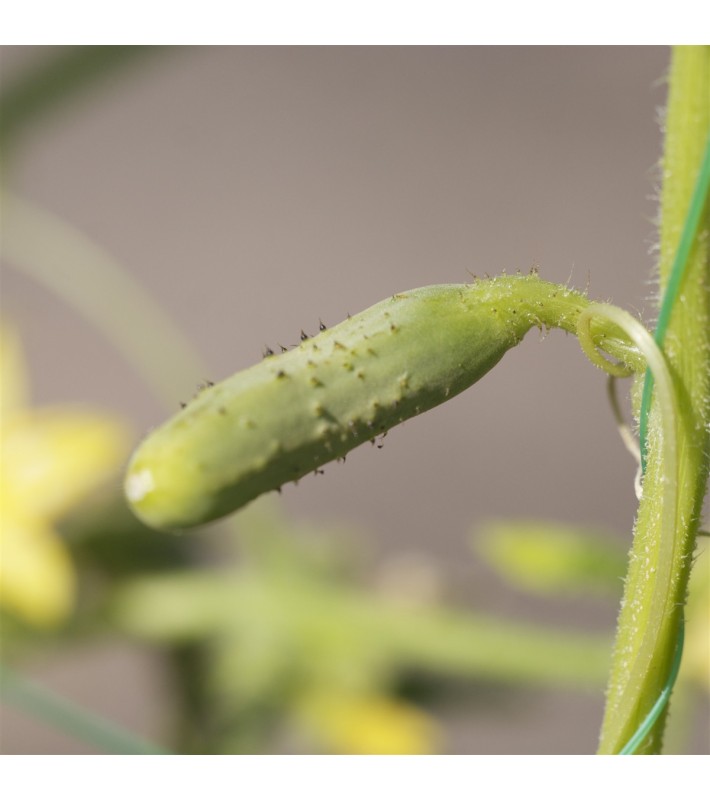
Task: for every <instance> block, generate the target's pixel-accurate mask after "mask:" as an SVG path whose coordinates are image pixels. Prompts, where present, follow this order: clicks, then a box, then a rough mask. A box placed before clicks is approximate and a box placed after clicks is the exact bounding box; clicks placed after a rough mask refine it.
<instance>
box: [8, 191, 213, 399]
mask: <svg viewBox="0 0 710 800" xmlns="http://www.w3.org/2000/svg"><path fill="white" fill-rule="evenodd" d="M2 211H3V256H4V258H5V259H7V261H8V263H9V264H11V265H12V266H14V267H15V268H16V269H17V270H19V271H20V272H22V273H23V274H24V275H26V276H27V277H29V278H31V279H32V280H34V281H36V282H37V283H39V284H40V285H41V286H44V287H45V288H46V289H48V290H50V291H51V292H53V293H54V294H55V295H56V296H57V297H60V298H61V299H62V300H64V301H65V302H66V303H67V305H69V306H71V307H72V308H74V309H75V310H76V311H78V312H79V314H81V315H82V316H83V317H84V318H85V319H87V320H88V321H89V322H90V323H92V324H93V325H94V326H95V327H96V328H97V329H98V330H100V331H102V333H104V335H105V336H106V338H107V339H108V340H109V341H110V342H111V344H113V345H114V347H116V349H117V350H118V351H120V352H121V353H122V355H123V356H124V357H125V358H126V360H127V361H128V363H129V364H131V365H132V366H133V367H134V368H135V369H136V370H138V372H139V373H140V374H141V376H142V378H143V379H144V380H145V382H146V384H147V385H148V386H150V387H151V389H153V391H154V393H155V395H156V397H157V398H158V399H159V400H161V401H162V402H163V403H164V404H165V405H166V406H167V407H168V408H171V409H172V408H175V406H176V397H179V396H180V393H181V392H183V391H184V386H185V376H187V375H192V376H193V380H194V376H200V377H202V378H204V377H205V376H204V366H203V362H202V359H201V358H200V356H199V355H198V353H197V352H196V351H195V349H194V348H193V346H192V345H191V344H190V342H189V341H188V340H187V339H186V338H185V336H184V335H183V333H182V332H181V331H180V329H179V328H178V327H177V326H176V325H175V323H174V322H173V321H172V319H171V318H170V317H169V316H168V315H167V314H166V313H165V311H164V310H163V309H162V308H161V307H160V306H159V305H158V304H157V303H155V302H154V301H153V300H152V299H151V298H150V296H149V295H148V294H147V292H146V291H145V290H144V289H143V288H142V287H141V286H140V285H139V284H138V283H136V282H135V281H134V280H133V279H132V278H131V277H130V275H129V274H128V273H127V272H126V270H125V269H123V267H122V266H121V265H120V264H119V263H118V262H117V261H116V260H115V259H114V258H113V256H111V255H110V254H109V253H108V252H106V251H105V250H104V249H103V248H102V247H100V246H99V245H97V244H96V243H95V242H93V241H92V240H91V239H89V238H88V237H87V236H85V235H84V234H82V233H81V232H80V231H78V230H76V229H75V228H73V227H72V226H71V225H69V224H68V223H66V222H65V221H64V220H62V219H61V218H60V217H57V216H56V215H54V214H52V213H50V212H49V211H46V210H44V209H41V208H39V207H37V206H35V205H33V204H32V203H28V202H26V201H25V200H21V199H20V198H18V197H16V196H14V195H11V194H10V193H9V192H5V193H4V194H3V196H2Z"/></svg>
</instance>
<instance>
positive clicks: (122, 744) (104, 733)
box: [1, 666, 165, 755]
mask: <svg viewBox="0 0 710 800" xmlns="http://www.w3.org/2000/svg"><path fill="white" fill-rule="evenodd" d="M1 677H2V690H3V691H2V699H3V702H5V703H8V704H9V705H13V706H16V707H17V708H21V709H22V710H23V711H25V712H27V713H29V714H31V715H32V716H33V717H37V718H38V719H41V720H43V721H44V722H46V723H48V724H50V725H52V726H54V727H57V728H59V729H60V730H62V731H64V732H65V733H68V734H70V735H71V736H74V737H76V738H77V739H80V740H82V741H86V742H89V743H90V744H91V745H92V746H93V747H95V748H96V749H97V750H103V751H104V752H106V753H111V754H113V755H161V754H163V753H165V751H164V750H162V749H161V748H159V747H157V746H156V745H154V744H153V743H152V742H148V741H146V740H145V739H142V738H141V737H139V736H136V735H135V734H133V733H130V732H129V731H126V730H124V729H123V728H120V727H119V726H118V725H114V724H113V723H111V722H108V721H107V720H105V719H102V718H101V717H99V716H97V715H95V714H92V713H91V712H90V711H86V710H85V709H83V708H80V707H79V706H76V705H74V704H73V703H70V702H69V701H68V700H65V699H64V698H62V697H58V696H57V695H55V694H54V693H53V692H50V691H48V690H47V689H44V688H43V687H41V686H38V685H37V684H35V683H33V682H32V681H28V680H27V679H26V678H22V677H20V676H19V675H17V674H16V673H14V672H12V671H11V670H10V669H8V668H7V667H5V666H3V667H2V673H1Z"/></svg>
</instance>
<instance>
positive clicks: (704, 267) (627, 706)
mask: <svg viewBox="0 0 710 800" xmlns="http://www.w3.org/2000/svg"><path fill="white" fill-rule="evenodd" d="M708 135H710V47H677V48H674V50H673V58H672V65H671V73H670V87H669V99H668V114H667V119H666V144H665V153H664V162H663V190H662V198H661V229H660V246H661V255H660V263H659V278H660V297H663V296H664V294H665V292H666V290H667V288H668V286H669V282H670V281H671V275H672V273H673V270H672V267H673V263H674V262H675V261H676V257H677V256H676V254H677V253H679V251H680V252H681V255H682V249H683V246H684V245H683V244H682V242H681V238H682V232H683V230H684V228H685V223H686V219H687V217H688V216H689V213H692V212H693V197H694V189H695V186H696V183H697V178H698V175H699V174H702V164H703V156H704V151H705V147H706V142H707V139H708ZM698 213H699V219H698V226H697V234H696V235H695V237H694V239H693V240H692V242H691V243H690V244H689V245H685V246H687V247H688V248H689V249H688V255H687V262H686V268H685V271H684V273H683V274H682V276H680V277H679V278H678V286H677V288H676V289H674V288H673V285H672V284H671V286H670V289H671V292H673V293H675V294H676V301H675V303H674V304H673V308H672V310H669V311H668V312H667V314H664V318H663V319H662V320H659V322H661V323H662V325H664V326H665V325H666V324H667V328H666V331H665V339H664V351H665V356H666V359H667V362H668V364H669V367H670V371H671V374H672V378H673V384H674V389H675V395H676V398H677V408H678V425H677V428H676V435H677V460H678V464H677V469H676V468H675V467H674V465H673V464H672V463H669V459H668V456H667V455H666V453H665V448H666V444H665V439H666V436H665V435H664V431H663V419H662V417H663V414H662V403H661V401H660V399H659V397H658V393H657V392H656V393H654V396H653V400H652V403H651V406H650V410H649V415H648V434H647V436H646V453H647V458H646V471H645V474H644V480H643V494H642V497H641V501H640V504H639V512H638V517H637V521H636V530H635V534H634V543H633V547H632V551H631V555H630V562H629V571H628V575H627V579H626V586H625V592H624V599H623V601H622V608H621V613H620V615H619V624H618V630H617V640H616V645H615V650H614V658H613V664H612V669H611V674H610V679H609V686H608V691H607V707H606V712H605V718H604V723H603V727H602V733H601V741H600V746H599V752H600V753H619V752H622V751H623V750H624V748H625V747H628V743H629V742H630V740H632V737H634V736H635V734H636V731H637V730H638V729H639V728H640V726H642V725H643V723H644V721H645V720H646V719H648V717H649V714H650V712H651V710H652V708H653V707H654V705H655V704H656V703H657V701H658V699H659V697H661V695H662V693H663V692H664V691H667V686H668V684H669V680H668V679H669V675H670V673H671V671H672V669H673V663H674V655H675V653H676V652H677V641H678V636H679V628H680V626H681V624H682V607H683V604H684V602H685V596H686V591H687V585H688V577H689V573H690V567H691V560H692V553H693V548H694V545H695V537H696V535H697V530H698V524H699V518H700V512H701V509H702V503H703V497H704V494H705V489H706V483H707V476H708V467H709V462H710V446H709V445H710V440H709V439H710V437H709V430H710V428H709V423H710V406H709V404H708V396H710V219H709V216H708V207H707V199H705V200H704V202H703V204H702V205H701V207H700V210H699V212H698ZM666 320H667V323H666ZM669 481H670V482H673V481H677V497H676V510H675V513H674V520H673V523H672V530H668V529H667V526H668V523H667V522H666V523H665V524H664V516H665V517H666V518H667V513H666V514H665V515H664V503H665V502H667V491H666V490H667V486H668V483H669ZM669 539H670V541H672V542H673V547H672V555H671V556H670V564H668V563H665V561H666V559H667V558H668V545H667V542H668V541H669ZM661 572H667V573H668V576H669V580H668V586H667V593H666V598H665V602H664V603H663V604H662V606H659V604H658V603H657V602H656V601H657V600H658V594H657V581H658V579H657V575H658V574H659V573H661ZM649 629H654V630H657V635H656V636H655V639H654V643H653V648H652V650H651V651H650V652H649V651H648V650H647V648H648V645H649V640H648V638H647V631H648V630H649ZM665 717H666V714H665V713H663V714H661V715H660V716H659V717H658V719H657V720H656V721H655V722H654V723H653V724H652V726H651V729H650V731H649V733H648V735H647V736H646V738H645V740H644V741H643V743H642V744H641V746H640V747H639V748H638V752H641V753H658V752H660V750H661V746H662V739H663V728H664V725H665Z"/></svg>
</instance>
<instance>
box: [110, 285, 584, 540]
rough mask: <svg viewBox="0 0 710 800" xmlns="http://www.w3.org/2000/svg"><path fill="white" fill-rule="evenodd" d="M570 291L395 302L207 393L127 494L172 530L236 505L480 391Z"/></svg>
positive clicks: (437, 292)
mask: <svg viewBox="0 0 710 800" xmlns="http://www.w3.org/2000/svg"><path fill="white" fill-rule="evenodd" d="M559 293H560V287H558V286H556V285H554V284H548V283H544V282H543V281H540V280H539V279H538V278H537V277H534V276H524V277H523V276H514V277H512V276H511V277H507V278H506V277H503V278H496V279H491V280H484V281H477V282H475V283H473V284H460V285H457V284H453V285H452V284H449V285H442V286H431V287H425V288H422V289H415V290H413V291H409V292H404V293H402V294H398V295H395V296H394V297H391V298H389V299H387V300H384V301H382V302H380V303H378V304H377V305H375V306H372V307H371V308H369V309H367V310H365V311H363V312H361V313H360V314H357V315H356V316H353V317H351V318H349V319H347V320H346V321H344V322H342V323H340V324H339V325H337V326H335V327H333V328H331V329H329V330H325V331H323V332H321V333H320V334H319V335H317V336H315V337H313V338H309V339H306V340H305V341H303V342H302V343H301V344H300V345H299V346H298V347H296V348H294V349H293V350H290V351H288V352H285V353H282V354H281V355H273V356H268V357H266V358H265V359H264V360H263V361H262V362H261V363H260V364H257V365H255V366H253V367H250V368H249V369H246V370H244V371H242V372H239V373H237V374H236V375H234V376H232V377H230V378H228V379H226V380H224V381H222V382H221V383H218V384H216V385H214V386H212V387H210V388H208V389H206V390H204V391H203V392H201V393H200V394H199V395H198V397H197V398H196V399H195V400H193V401H192V402H191V403H189V405H188V406H187V407H186V408H185V409H183V410H182V411H181V412H180V413H178V414H177V415H176V416H174V417H173V418H172V419H170V420H168V422H166V423H165V424H164V425H163V426H161V427H160V428H158V429H156V430H154V431H153V432H152V433H150V434H149V435H148V437H147V438H146V439H145V440H144V441H143V442H142V443H141V445H140V446H139V447H138V449H137V450H136V452H135V454H134V456H133V458H132V460H131V463H130V465H129V468H128V473H127V477H126V494H127V497H128V500H129V502H130V504H131V505H132V507H133V510H134V511H135V513H136V514H137V515H138V516H139V517H140V518H141V519H142V520H143V521H144V522H146V524H148V525H150V526H151V527H154V528H158V529H167V530H176V529H178V530H179V529H182V528H189V527H192V526H194V525H199V524H201V523H205V522H208V521H210V520H214V519H217V518H219V517H222V516H224V515H225V514H228V513H230V512H232V511H235V510H236V509H238V508H240V507H241V506H243V505H245V504H246V503H248V502H249V501H250V500H253V499H254V498H256V497H257V496H259V495H260V494H263V493H264V492H268V491H271V490H274V489H278V488H279V487H280V486H281V485H282V484H284V483H287V482H289V481H294V480H297V479H299V478H301V477H302V476H304V475H306V474H308V473H309V472H313V471H314V470H315V469H316V468H317V467H319V466H321V465H323V464H325V463H327V462H328V461H331V460H333V459H335V458H338V457H341V456H344V455H345V454H346V453H347V452H349V451H350V450H352V449H353V448H355V447H357V446H358V445H359V444H361V443H363V442H365V441H367V440H369V439H372V438H373V437H374V436H375V435H377V434H381V433H384V432H385V431H387V430H388V429H389V428H391V427H392V426H394V425H396V424H398V423H400V422H403V421H404V420H406V419H409V418H410V417H413V416H415V415H417V414H419V413H421V412H423V411H426V410H428V409H430V408H433V407H434V406H436V405H439V404H440V403H442V402H444V401H445V400H447V399H448V398H450V397H453V396H454V395H456V394H458V393H459V392H461V391H463V390H464V389H466V388H467V387H468V386H470V385H471V384H473V383H475V382H476V381H477V380H479V378H481V377H482V376H483V375H484V374H485V373H486V372H488V370H490V369H491V368H492V367H493V366H494V365H495V364H496V363H497V362H498V361H499V360H500V359H501V358H502V357H503V355H504V354H505V352H506V351H507V350H509V349H510V348H511V347H513V346H514V345H516V344H517V343H518V342H519V341H520V340H521V339H522V337H523V336H524V335H525V333H526V332H527V331H528V330H529V329H530V328H531V327H532V326H533V325H535V324H542V321H541V318H540V316H539V314H538V312H539V311H540V309H541V308H542V306H543V303H542V301H541V299H540V298H544V299H546V300H550V301H552V302H554V301H553V300H552V298H553V297H556V296H557V295H558V294H559ZM565 295H566V297H565V299H568V298H569V299H571V300H572V309H573V312H574V311H575V309H576V306H577V305H579V302H578V300H577V298H579V300H582V298H581V296H580V295H576V293H572V292H565ZM570 316H573V314H571V315H570ZM571 324H572V323H570V325H571Z"/></svg>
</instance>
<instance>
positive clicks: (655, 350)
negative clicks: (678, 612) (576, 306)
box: [577, 303, 682, 753]
mask: <svg viewBox="0 0 710 800" xmlns="http://www.w3.org/2000/svg"><path fill="white" fill-rule="evenodd" d="M599 317H601V318H603V319H606V320H607V321H609V322H611V323H613V324H614V325H617V326H618V327H619V328H620V329H621V330H622V331H623V332H624V333H625V335H626V336H627V337H628V338H629V339H630V340H631V341H632V342H633V343H634V344H635V345H636V347H637V348H638V350H639V352H641V354H642V355H643V356H644V358H645V359H646V363H647V366H648V369H649V371H650V372H651V374H652V375H653V378H654V382H655V385H656V389H657V396H658V402H659V406H660V412H661V435H662V453H663V464H664V471H665V481H664V488H663V502H662V514H661V532H660V542H659V549H658V555H657V562H656V568H655V571H654V572H653V573H652V578H651V579H652V580H653V589H652V594H651V602H650V606H649V609H648V614H647V615H646V617H645V630H644V631H643V634H642V639H641V645H640V647H639V649H638V653H637V655H636V659H635V662H634V664H633V666H632V668H631V670H630V673H629V675H630V676H634V677H636V678H637V680H633V678H631V677H630V679H629V681H628V683H627V686H626V689H625V690H624V693H623V696H622V698H621V701H620V704H624V703H625V702H626V701H627V699H629V696H630V695H631V694H632V693H634V692H637V691H638V689H637V687H638V685H639V684H640V680H639V679H640V678H641V677H642V676H643V675H644V674H645V672H646V671H647V670H648V668H649V665H650V663H651V660H652V658H653V655H654V653H655V652H656V645H657V640H658V637H659V634H660V630H661V626H662V624H663V621H664V619H665V618H666V614H667V613H668V604H669V598H670V588H671V586H670V584H671V578H672V566H673V562H674V554H675V548H676V544H677V543H676V535H675V532H676V518H677V513H678V468H679V464H678V453H677V433H676V431H677V424H678V410H677V401H676V395H675V391H674V389H673V382H672V379H671V375H670V372H669V369H668V366H667V364H666V360H665V357H664V355H663V353H662V351H661V350H660V348H659V347H658V345H657V344H656V342H655V340H654V338H653V336H652V335H651V334H650V333H649V332H648V331H647V330H646V328H644V326H643V325H642V324H641V323H640V322H639V321H638V320H636V319H634V318H633V317H632V316H631V315H630V314H628V313H627V312H626V311H623V310H622V309H620V308H617V307H615V306H609V305H605V304H597V303H595V304H592V305H590V306H589V307H588V308H586V309H585V310H584V311H583V312H582V314H580V317H579V320H578V324H577V336H578V339H579V343H580V346H581V347H582V350H583V351H584V353H585V355H586V356H587V357H588V358H589V359H590V360H591V361H592V362H593V363H594V364H596V365H597V366H599V367H601V368H602V369H604V370H605V371H606V372H608V373H609V374H611V375H612V376H614V377H621V376H624V375H630V374H631V373H632V370H631V369H630V368H629V367H627V366H626V365H625V364H614V363H612V362H611V361H609V360H608V359H606V358H605V357H604V356H602V355H601V353H600V352H599V349H598V347H599V345H598V343H597V342H596V341H595V340H594V338H593V336H592V333H591V322H592V320H593V319H595V318H599ZM681 636H682V634H681ZM679 648H680V649H679ZM679 648H678V647H677V649H676V658H675V659H674V669H673V670H672V672H673V674H672V676H671V678H670V679H669V681H668V682H667V684H666V686H665V687H664V689H663V691H662V693H661V696H660V697H659V698H658V700H657V701H656V704H655V705H654V707H653V708H652V710H651V712H650V713H649V714H648V715H647V717H646V718H645V720H644V721H643V723H642V724H641V726H640V727H639V729H638V730H637V731H636V733H635V734H634V736H632V738H631V740H630V741H629V742H628V743H627V745H626V746H625V747H624V748H623V749H622V751H621V752H622V753H631V752H634V751H635V750H636V748H637V747H638V745H639V744H640V742H641V741H642V740H643V738H644V737H645V735H646V734H647V733H648V731H649V730H650V728H651V726H652V725H653V724H654V722H655V720H656V719H657V718H658V716H659V715H660V713H661V712H662V710H663V708H664V707H665V705H666V703H667V701H668V697H669V695H670V691H671V689H672V687H673V682H674V680H675V674H676V673H677V665H678V664H679V663H680V652H681V651H682V638H680V639H679Z"/></svg>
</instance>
